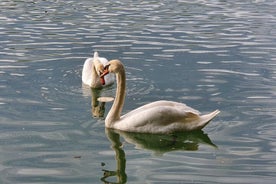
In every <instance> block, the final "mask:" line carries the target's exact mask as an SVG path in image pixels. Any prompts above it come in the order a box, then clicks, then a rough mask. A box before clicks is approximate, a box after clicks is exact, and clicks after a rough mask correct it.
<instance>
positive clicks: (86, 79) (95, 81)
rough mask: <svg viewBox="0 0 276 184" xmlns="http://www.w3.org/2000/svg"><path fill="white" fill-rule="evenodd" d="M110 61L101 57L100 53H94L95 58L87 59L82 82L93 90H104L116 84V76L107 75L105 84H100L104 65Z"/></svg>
mask: <svg viewBox="0 0 276 184" xmlns="http://www.w3.org/2000/svg"><path fill="white" fill-rule="evenodd" d="M107 63H108V60H107V59H106V58H104V57H99V55H98V52H94V57H93V58H87V59H86V60H85V62H84V65H83V69H82V82H83V83H84V84H86V85H88V86H90V87H91V88H102V87H103V86H108V85H111V84H113V83H114V81H115V77H114V75H113V74H112V75H107V76H105V77H104V79H105V84H102V83H101V82H100V77H99V76H100V72H101V71H103V69H104V65H105V64H107Z"/></svg>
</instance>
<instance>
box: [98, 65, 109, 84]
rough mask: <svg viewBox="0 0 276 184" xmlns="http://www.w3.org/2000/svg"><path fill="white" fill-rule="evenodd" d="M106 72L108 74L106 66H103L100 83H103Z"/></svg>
mask: <svg viewBox="0 0 276 184" xmlns="http://www.w3.org/2000/svg"><path fill="white" fill-rule="evenodd" d="M107 74H109V71H108V67H105V68H104V71H103V73H101V75H100V80H101V84H102V85H105V80H104V76H106V75H107Z"/></svg>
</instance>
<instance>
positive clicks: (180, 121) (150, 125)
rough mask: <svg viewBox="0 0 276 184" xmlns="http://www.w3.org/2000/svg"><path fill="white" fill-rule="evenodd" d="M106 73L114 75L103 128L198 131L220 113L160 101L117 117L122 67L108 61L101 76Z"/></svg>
mask: <svg viewBox="0 0 276 184" xmlns="http://www.w3.org/2000/svg"><path fill="white" fill-rule="evenodd" d="M108 73H115V75H116V79H117V90H116V97H115V100H114V102H113V105H112V107H111V109H110V111H109V113H108V115H107V117H106V119H105V126H106V127H107V128H113V129H118V130H122V131H127V132H141V133H171V132H178V131H192V130H200V129H202V128H203V127H205V126H206V125H207V124H208V123H209V122H210V121H211V120H212V119H213V118H214V117H215V116H216V115H217V114H218V113H219V112H220V111H219V110H215V111H213V112H211V113H209V114H206V115H200V113H199V112H198V111H197V110H195V109H193V108H191V107H189V106H187V105H185V104H182V103H178V102H173V101H165V100H162V101H156V102H152V103H149V104H146V105H144V106H141V107H139V108H137V109H135V110H133V111H130V112H129V113H127V114H125V115H123V116H121V112H122V108H123V105H124V99H125V86H126V85H125V80H126V79H125V69H124V66H123V64H122V63H121V62H120V61H119V60H111V61H109V62H108V63H107V65H106V66H105V69H104V72H103V74H102V75H101V77H103V76H105V75H106V74H108Z"/></svg>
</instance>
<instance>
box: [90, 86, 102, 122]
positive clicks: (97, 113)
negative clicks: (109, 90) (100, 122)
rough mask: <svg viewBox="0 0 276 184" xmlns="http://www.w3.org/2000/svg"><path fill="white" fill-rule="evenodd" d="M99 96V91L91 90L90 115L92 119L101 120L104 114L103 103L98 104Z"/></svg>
mask: <svg viewBox="0 0 276 184" xmlns="http://www.w3.org/2000/svg"><path fill="white" fill-rule="evenodd" d="M100 96H101V89H93V88H91V113H92V116H93V117H97V118H101V117H103V116H104V112H105V102H99V101H98V98H99V97H100Z"/></svg>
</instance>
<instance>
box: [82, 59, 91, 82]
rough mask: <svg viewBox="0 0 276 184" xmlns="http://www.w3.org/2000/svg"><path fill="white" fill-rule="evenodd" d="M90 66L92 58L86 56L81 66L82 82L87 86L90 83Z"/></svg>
mask: <svg viewBox="0 0 276 184" xmlns="http://www.w3.org/2000/svg"><path fill="white" fill-rule="evenodd" d="M92 67H93V58H87V59H86V60H85V62H84V64H83V68H82V82H83V83H84V84H86V85H89V86H90V85H91V83H92Z"/></svg>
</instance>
